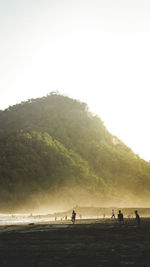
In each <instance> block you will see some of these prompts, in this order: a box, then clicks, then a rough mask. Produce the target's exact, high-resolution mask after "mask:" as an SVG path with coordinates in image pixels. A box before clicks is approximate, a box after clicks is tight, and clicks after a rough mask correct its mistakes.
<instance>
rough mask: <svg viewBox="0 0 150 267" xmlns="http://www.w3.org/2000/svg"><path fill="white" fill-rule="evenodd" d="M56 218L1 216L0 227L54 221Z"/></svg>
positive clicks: (16, 215)
mask: <svg viewBox="0 0 150 267" xmlns="http://www.w3.org/2000/svg"><path fill="white" fill-rule="evenodd" d="M54 220H55V218H54V217H48V215H47V216H43V215H31V214H3V213H1V214H0V225H14V224H15V225H16V224H29V223H40V222H51V221H54Z"/></svg>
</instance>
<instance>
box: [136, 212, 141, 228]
mask: <svg viewBox="0 0 150 267" xmlns="http://www.w3.org/2000/svg"><path fill="white" fill-rule="evenodd" d="M135 218H136V222H137V224H138V225H140V222H141V219H140V216H139V214H138V211H137V210H135Z"/></svg>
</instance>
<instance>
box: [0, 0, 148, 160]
mask: <svg viewBox="0 0 150 267" xmlns="http://www.w3.org/2000/svg"><path fill="white" fill-rule="evenodd" d="M149 14H150V3H149V1H148V0H147V1H146V0H140V1H139V0H126V1H122V0H118V1H115V0H114V1H111V0H99V1H98V0H86V1H83V0H69V1H67V0H64V1H59V0H55V1H54V0H51V1H48V0H36V1H35V0H24V1H23V0H1V1H0V33H1V34H0V36H1V41H0V47H1V49H0V76H1V78H0V109H4V108H6V107H8V106H9V105H13V104H15V103H18V102H21V101H25V100H27V99H28V98H34V97H39V96H43V95H46V94H47V93H49V92H51V91H55V90H59V92H61V93H63V94H67V95H69V96H71V97H74V98H77V99H80V100H82V101H84V102H87V103H88V105H89V107H90V110H91V111H92V112H93V113H97V114H98V115H99V116H100V117H101V118H102V120H103V121H104V123H105V125H106V127H107V128H108V129H109V130H110V131H111V132H112V133H113V134H114V135H117V136H118V137H119V138H120V139H122V140H123V141H124V142H125V143H126V144H127V145H128V146H130V147H131V148H132V149H133V150H134V152H136V153H139V155H140V156H141V157H142V158H144V159H146V160H150V152H149V147H150V141H149V136H150V126H149V113H150V105H149V90H150V79H149V73H150V64H149V62H150V49H149V47H150V16H149Z"/></svg>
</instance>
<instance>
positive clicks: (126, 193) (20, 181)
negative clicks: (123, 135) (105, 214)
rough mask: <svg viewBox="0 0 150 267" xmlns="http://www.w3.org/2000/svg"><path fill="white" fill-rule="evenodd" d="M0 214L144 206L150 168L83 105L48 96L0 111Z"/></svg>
mask: <svg viewBox="0 0 150 267" xmlns="http://www.w3.org/2000/svg"><path fill="white" fill-rule="evenodd" d="M0 184H1V186H0V210H2V209H8V210H10V209H16V207H18V208H21V207H26V206H28V205H29V204H30V206H32V205H33V207H34V208H36V207H37V208H38V207H40V206H41V205H45V203H51V204H52V203H55V204H56V203H57V204H58V205H59V203H61V205H62V206H63V204H64V206H65V205H67V207H68V206H69V205H74V204H78V205H80V204H81V205H86V204H87V205H88V204H90V205H94V204H99V205H100V206H104V205H108V204H115V203H117V204H118V201H120V203H121V202H122V201H125V202H127V201H133V203H134V202H136V203H139V204H140V202H141V199H142V200H143V201H145V203H146V202H147V201H148V197H149V190H150V164H149V163H148V162H145V161H144V160H142V159H140V158H139V157H138V156H137V155H135V154H134V153H133V152H132V150H131V149H130V148H128V147H127V146H126V145H125V144H124V143H123V142H121V141H120V140H119V139H118V138H117V137H115V136H113V135H111V134H110V133H109V132H108V131H107V129H106V128H105V126H104V124H103V122H102V120H101V119H100V118H99V117H98V116H95V115H93V114H92V113H90V112H89V110H88V107H87V105H86V104H85V103H81V102H79V101H76V100H73V99H70V98H69V97H66V96H62V95H59V94H55V93H52V94H50V95H48V96H47V97H43V98H38V99H31V100H29V101H27V102H23V103H21V104H17V105H15V106H11V107H9V108H8V109H6V110H4V111H0Z"/></svg>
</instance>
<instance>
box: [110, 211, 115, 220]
mask: <svg viewBox="0 0 150 267" xmlns="http://www.w3.org/2000/svg"><path fill="white" fill-rule="evenodd" d="M112 218H114V219H115V211H114V210H112V215H111V219H112Z"/></svg>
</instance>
